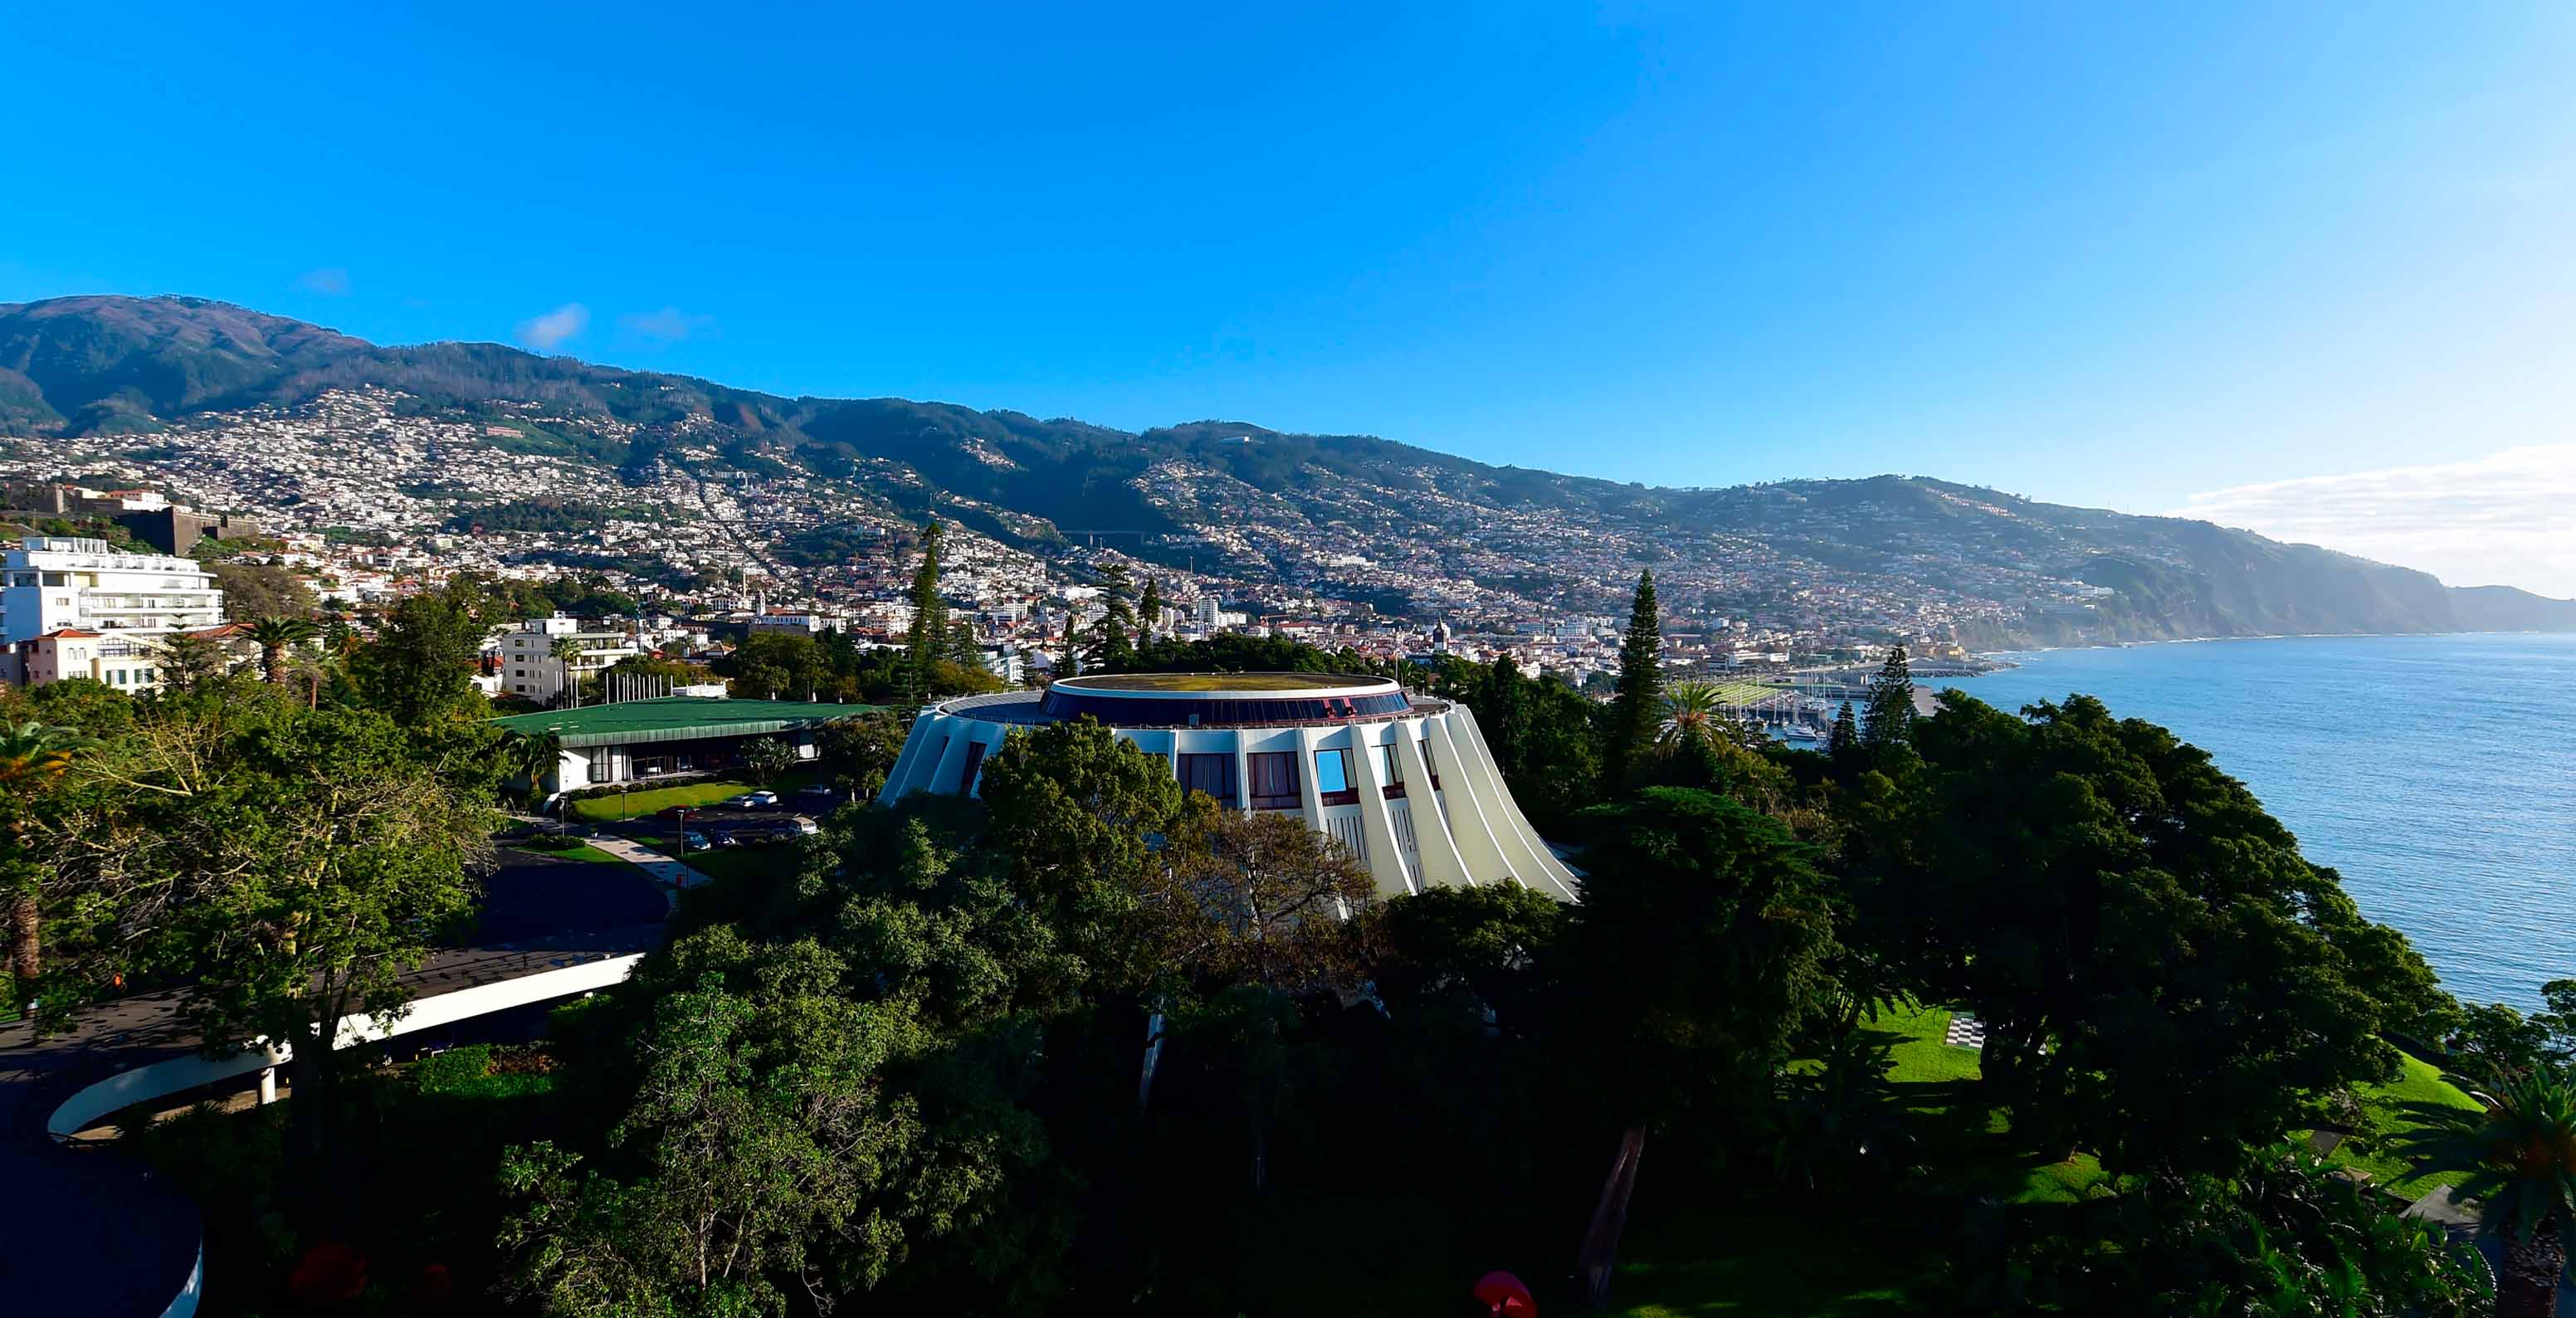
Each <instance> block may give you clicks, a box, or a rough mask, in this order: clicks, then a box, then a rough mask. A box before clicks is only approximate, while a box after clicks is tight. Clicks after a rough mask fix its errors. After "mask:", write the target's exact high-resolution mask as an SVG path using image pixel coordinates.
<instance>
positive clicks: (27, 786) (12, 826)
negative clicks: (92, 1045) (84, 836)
mask: <svg viewBox="0 0 2576 1318" xmlns="http://www.w3.org/2000/svg"><path fill="white" fill-rule="evenodd" d="M97 744H98V743H97V742H95V741H93V740H91V739H90V738H88V737H84V736H82V735H81V734H79V733H77V732H74V731H73V730H71V729H70V728H63V727H55V726H53V725H51V724H46V723H38V722H34V721H33V720H30V721H28V722H25V723H20V724H17V725H15V726H11V725H8V724H0V877H5V878H6V879H7V881H8V891H9V968H10V970H11V971H12V972H13V973H14V974H15V975H16V976H17V979H18V1003H19V1010H20V1011H22V1012H24V1013H25V1014H27V1015H30V1016H32V1015H34V1014H35V1010H36V1008H35V1001H36V998H35V982H36V977H37V975H38V974H40V973H42V971H43V969H44V965H43V961H44V956H43V953H44V942H43V926H44V913H43V909H42V907H41V906H40V905H39V903H38V897H39V895H40V894H39V892H38V889H37V882H36V875H35V872H34V868H33V867H32V866H28V865H26V864H25V863H24V861H23V843H22V840H21V835H22V833H23V832H24V829H25V820H24V814H23V812H24V811H25V809H26V807H27V806H28V805H29V804H30V803H32V802H33V801H34V800H35V797H36V794H37V792H38V791H39V790H41V789H42V788H44V787H47V786H50V785H51V784H52V783H54V782H55V781H56V780H58V779H60V778H61V777H62V776H63V771H64V770H65V769H68V768H70V767H71V764H72V759H73V757H75V756H77V755H79V754H80V753H82V752H83V751H86V750H89V749H90V748H91V747H94V746H96V745H97Z"/></svg>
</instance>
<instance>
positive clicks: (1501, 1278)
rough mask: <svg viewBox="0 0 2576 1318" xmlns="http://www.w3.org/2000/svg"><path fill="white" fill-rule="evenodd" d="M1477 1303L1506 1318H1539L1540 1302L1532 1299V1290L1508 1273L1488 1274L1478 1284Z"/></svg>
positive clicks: (1476, 1291)
mask: <svg viewBox="0 0 2576 1318" xmlns="http://www.w3.org/2000/svg"><path fill="white" fill-rule="evenodd" d="M1475 1296H1476V1303H1478V1304H1482V1305H1485V1306H1487V1307H1488V1308H1490V1309H1492V1310H1493V1311H1494V1312H1495V1313H1497V1314H1501V1315H1503V1316H1504V1318H1538V1301H1536V1300H1534V1299H1531V1298H1530V1289H1529V1287H1527V1286H1524V1285H1522V1284H1521V1279H1520V1278H1518V1277H1515V1276H1513V1275H1512V1274H1510V1273H1508V1272H1488V1273H1486V1274H1485V1279H1484V1280H1482V1281H1480V1282H1477V1283H1476V1290H1475Z"/></svg>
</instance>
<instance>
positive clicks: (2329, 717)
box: [1930, 635, 2576, 1008]
mask: <svg viewBox="0 0 2576 1318" xmlns="http://www.w3.org/2000/svg"><path fill="white" fill-rule="evenodd" d="M2008 657H2009V658H2011V659H2013V660H2015V661H2016V662H2018V663H2020V664H2021V665H2022V666H2021V667H2019V668H2013V669H2007V670H2005V671H2003V672H2000V673H1994V674H1990V675H1988V676H1985V677H1977V678H1964V679H1956V680H1952V679H1934V680H1931V681H1930V685H1933V686H1936V687H1939V686H1952V685H1955V686H1958V687H1960V688H1962V689H1963V690H1966V691H1967V692H1969V693H1970V694H1972V695H1974V696H1976V697H1977V698H1978V699H1980V700H1984V701H1986V702H1987V703H1989V704H1992V705H1996V706H1998V707H2000V708H2004V709H2018V708H2019V707H2021V706H2022V705H2025V704H2028V703H2030V702H2031V701H2034V700H2055V699H2061V698H2063V697H2064V696H2065V695H2066V694H2067V693H2069V692H2074V691H2081V692H2085V693H2087V694H2090V695H2094V696H2098V697H2100V698H2101V700H2102V701H2103V703H2104V704H2107V705H2109V706H2110V707H2111V712H2112V713H2113V714H2115V715H2119V716H2122V717H2131V718H2143V719H2147V720H2149V721H2151V722H2155V723H2161V724H2163V725H2165V726H2166V727H2168V728H2171V729H2173V730H2174V733H2175V735H2177V736H2179V737H2181V738H2182V739H2183V740H2185V741H2189V742H2192V743H2194V744H2196V745H2198V746H2200V747H2202V748H2204V749H2206V750H2208V751H2209V752H2210V754H2212V755H2214V756H2216V757H2217V760H2218V766H2219V767H2220V768H2221V769H2224V770H2226V771H2227V772H2228V773H2230V774H2232V775H2234V776H2235V777H2237V778H2240V779H2242V780H2244V782H2245V783H2246V784H2247V785H2248V786H2250V787H2251V788H2253V790H2254V794H2255V795H2256V796H2259V797H2261V798H2262V799H2263V804H2264V805H2265V806H2266V807H2268V808H2269V809H2270V810H2271V812H2272V813H2273V814H2274V815H2275V816H2277V817H2278V818H2279V819H2280V820H2281V821H2282V822H2283V823H2285V824H2288V825H2289V826H2290V829H2291V830H2292V831H2293V832H2295V833H2297V834H2298V835H2299V842H2300V845H2301V847H2302V848H2303V849H2304V850H2305V851H2306V853H2307V856H2308V859H2310V860H2312V861H2315V862H2317V863H2319V864H2323V865H2332V866H2334V867H2335V868H2336V869H2337V870H2339V871H2341V872H2342V874H2343V881H2344V887H2345V890H2346V891H2348V892H2350V893H2351V894H2352V896H2353V900H2355V901H2357V902H2359V903H2360V904H2361V909H2362V910H2363V911H2364V912H2366V913H2368V914H2369V915H2370V916H2371V918H2373V919H2376V920H2379V921H2381V922H2382V923H2385V924H2392V925H2395V926H2397V927H2398V928H2400V929H2402V930H2405V931H2406V935H2407V937H2409V938H2411V939H2413V940H2414V942H2415V946H2416V947H2417V948H2419V949H2421V950H2422V951H2423V953H2424V955H2425V956H2426V957H2427V958H2428V959H2430V960H2431V961H2432V963H2433V967H2434V969H2436V970H2438V971H2440V972H2441V976H2442V981H2443V984H2444V986H2445V987H2447V988H2449V989H2450V990H2451V991H2452V992H2453V993H2456V994H2458V995H2459V996H2461V997H2462V998H2465V999H2467V1000H2469V1001H2473V1002H2510V1003H2513V1004H2514V1005H2516V1006H2520V1007H2525V1008H2529V1007H2531V1006H2534V1005H2536V1004H2537V1003H2538V1002H2539V999H2540V985H2541V983H2542V982H2543V981H2545V980H2550V979H2560V978H2576V635H2557V636H2520V635H2514V636H2392V637H2333V638H2304V637H2302V638H2287V639H2281V640H2263V641H2200V642H2192V643H2187V644H2179V645H2142V646H2132V647H2129V648H2126V649H2116V650H2051V651H2046V652H2043V653H2038V654H2019V655H2011V656H2008Z"/></svg>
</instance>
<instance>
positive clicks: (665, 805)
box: [572, 769, 820, 824]
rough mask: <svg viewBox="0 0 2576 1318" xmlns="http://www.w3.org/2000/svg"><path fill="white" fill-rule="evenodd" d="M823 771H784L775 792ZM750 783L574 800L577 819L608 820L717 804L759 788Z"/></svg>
mask: <svg viewBox="0 0 2576 1318" xmlns="http://www.w3.org/2000/svg"><path fill="white" fill-rule="evenodd" d="M819 776H820V771H818V770H813V769H799V770H794V771H791V772H789V773H786V774H783V775H781V776H780V777H779V779H778V781H777V782H775V783H772V784H770V786H769V790H770V791H773V792H781V793H783V792H786V791H789V790H791V789H794V788H797V787H801V786H803V785H805V784H806V783H809V782H814V781H818V779H819ZM758 790H760V789H758V788H756V787H754V786H753V785H752V784H750V783H746V782H735V781H732V780H725V781H720V782H702V783H677V784H674V785H672V786H669V787H647V788H644V789H643V790H641V791H634V792H618V793H613V794H602V795H599V796H589V797H582V798H579V799H577V800H575V801H574V802H573V803H572V815H573V818H575V819H586V820H589V821H590V822H592V823H595V824H604V823H607V822H608V821H610V820H614V819H633V818H636V817H637V816H639V815H649V814H655V813H658V812H660V811H663V810H668V809H670V808H671V807H672V806H675V805H685V806H690V807H696V806H706V805H714V804H715V803H717V802H719V801H722V800H724V799H726V798H727V797H734V796H740V795H742V794H743V793H745V792H751V791H758Z"/></svg>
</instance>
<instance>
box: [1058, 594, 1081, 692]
mask: <svg viewBox="0 0 2576 1318" xmlns="http://www.w3.org/2000/svg"><path fill="white" fill-rule="evenodd" d="M1055 675H1056V676H1058V677H1080V676H1082V610H1081V609H1080V608H1078V607H1075V606H1072V605H1067V606H1066V608H1065V611H1064V662H1063V663H1061V664H1059V665H1057V666H1056V672H1055Z"/></svg>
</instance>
